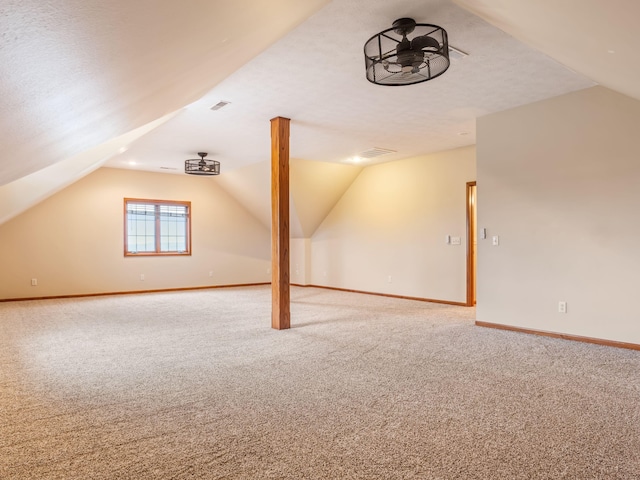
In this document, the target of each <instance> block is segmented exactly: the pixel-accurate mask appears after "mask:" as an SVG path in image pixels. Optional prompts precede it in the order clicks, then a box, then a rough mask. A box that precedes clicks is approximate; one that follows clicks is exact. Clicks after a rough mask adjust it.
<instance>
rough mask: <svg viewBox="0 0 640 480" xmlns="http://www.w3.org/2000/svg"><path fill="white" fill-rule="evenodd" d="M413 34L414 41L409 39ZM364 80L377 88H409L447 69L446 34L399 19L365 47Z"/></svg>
mask: <svg viewBox="0 0 640 480" xmlns="http://www.w3.org/2000/svg"><path fill="white" fill-rule="evenodd" d="M411 33H413V34H414V35H413V38H411V39H409V38H408V35H409V34H411ZM364 60H365V65H366V67H367V80H369V81H370V82H371V83H375V84H377V85H390V86H395V85H412V84H414V83H420V82H426V81H427V80H431V79H433V78H436V77H439V76H440V75H442V74H443V73H444V72H446V71H447V69H448V68H449V44H448V41H447V32H446V31H445V30H444V29H443V28H442V27H439V26H437V25H431V24H428V23H416V21H415V20H414V19H413V18H400V19H398V20H396V21H395V22H393V26H392V27H391V28H388V29H387V30H383V31H382V32H380V33H378V34H376V35H374V36H373V37H371V38H370V39H369V40H367V43H365V44H364Z"/></svg>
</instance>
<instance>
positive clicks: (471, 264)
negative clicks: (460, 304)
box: [467, 182, 478, 307]
mask: <svg viewBox="0 0 640 480" xmlns="http://www.w3.org/2000/svg"><path fill="white" fill-rule="evenodd" d="M477 225H478V198H477V187H476V182H467V306H468V307H473V306H474V305H475V304H476V271H477V266H478V261H477V257H478V227H477Z"/></svg>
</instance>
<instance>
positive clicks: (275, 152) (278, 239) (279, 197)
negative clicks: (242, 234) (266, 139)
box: [271, 117, 291, 330]
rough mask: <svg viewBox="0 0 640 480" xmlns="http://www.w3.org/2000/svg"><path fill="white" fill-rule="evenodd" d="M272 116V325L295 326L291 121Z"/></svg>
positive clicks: (276, 326)
mask: <svg viewBox="0 0 640 480" xmlns="http://www.w3.org/2000/svg"><path fill="white" fill-rule="evenodd" d="M290 122H291V120H289V119H288V118H283V117H276V118H273V119H271V327H272V328H275V329H277V330H283V329H285V328H289V327H290V326H291V313H290V297H289V124H290Z"/></svg>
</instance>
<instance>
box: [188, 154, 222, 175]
mask: <svg viewBox="0 0 640 480" xmlns="http://www.w3.org/2000/svg"><path fill="white" fill-rule="evenodd" d="M184 172H185V173H188V174H191V175H220V162H217V161H215V160H209V159H208V158H193V159H190V160H185V161H184Z"/></svg>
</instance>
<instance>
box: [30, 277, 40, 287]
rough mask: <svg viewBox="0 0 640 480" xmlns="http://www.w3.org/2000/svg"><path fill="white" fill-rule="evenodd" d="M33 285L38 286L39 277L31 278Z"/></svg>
mask: <svg viewBox="0 0 640 480" xmlns="http://www.w3.org/2000/svg"><path fill="white" fill-rule="evenodd" d="M31 286H32V287H37V286H38V279H37V278H32V279H31Z"/></svg>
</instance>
